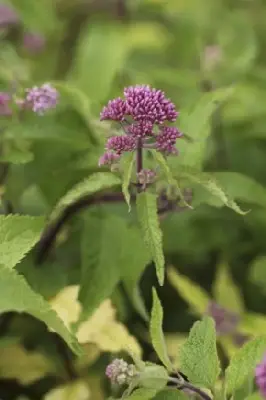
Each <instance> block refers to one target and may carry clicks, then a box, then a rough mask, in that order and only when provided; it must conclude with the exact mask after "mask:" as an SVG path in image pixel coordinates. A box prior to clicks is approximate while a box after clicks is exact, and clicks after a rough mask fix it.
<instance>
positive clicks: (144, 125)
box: [127, 121, 153, 138]
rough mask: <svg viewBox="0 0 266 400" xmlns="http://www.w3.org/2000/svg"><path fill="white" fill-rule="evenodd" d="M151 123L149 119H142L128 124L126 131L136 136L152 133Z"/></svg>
mask: <svg viewBox="0 0 266 400" xmlns="http://www.w3.org/2000/svg"><path fill="white" fill-rule="evenodd" d="M152 128H153V124H152V123H151V122H150V121H142V122H138V123H136V124H131V125H129V127H128V129H127V132H128V133H129V134H131V135H132V136H134V137H136V138H142V137H145V136H151V135H152Z"/></svg>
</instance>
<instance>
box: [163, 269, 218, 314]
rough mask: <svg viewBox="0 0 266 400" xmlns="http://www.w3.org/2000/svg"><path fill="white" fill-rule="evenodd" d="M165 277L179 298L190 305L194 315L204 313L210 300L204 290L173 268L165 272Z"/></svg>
mask: <svg viewBox="0 0 266 400" xmlns="http://www.w3.org/2000/svg"><path fill="white" fill-rule="evenodd" d="M167 276H168V279H169V281H170V282H171V284H172V285H173V286H174V288H175V289H176V290H177V291H178V293H179V294H180V296H181V297H182V298H183V299H184V300H185V301H186V302H187V303H188V304H189V305H190V307H191V308H192V310H193V311H194V312H195V313H196V314H198V315H202V314H204V313H205V312H206V310H207V308H208V305H209V303H210V301H211V298H210V297H209V295H208V293H207V292H205V290H203V289H202V288H201V287H200V286H198V285H196V284H195V283H194V282H192V281H191V280H190V279H188V278H187V277H186V276H184V275H181V274H179V273H178V272H177V271H176V270H175V269H174V268H169V269H168V270H167Z"/></svg>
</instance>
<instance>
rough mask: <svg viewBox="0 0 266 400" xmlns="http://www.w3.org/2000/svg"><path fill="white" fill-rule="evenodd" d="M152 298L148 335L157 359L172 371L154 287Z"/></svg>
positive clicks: (160, 309)
mask: <svg viewBox="0 0 266 400" xmlns="http://www.w3.org/2000/svg"><path fill="white" fill-rule="evenodd" d="M152 298H153V305H152V312H151V321H150V336H151V341H152V345H153V347H154V350H155V351H156V353H157V355H158V357H159V359H160V360H161V361H162V363H163V364H164V365H165V367H166V368H167V369H168V370H169V371H172V369H173V366H172V363H171V361H170V359H169V357H168V355H167V349H166V344H165V340H164V334H163V308H162V306H161V303H160V300H159V298H158V296H157V293H156V290H155V289H154V288H153V290H152Z"/></svg>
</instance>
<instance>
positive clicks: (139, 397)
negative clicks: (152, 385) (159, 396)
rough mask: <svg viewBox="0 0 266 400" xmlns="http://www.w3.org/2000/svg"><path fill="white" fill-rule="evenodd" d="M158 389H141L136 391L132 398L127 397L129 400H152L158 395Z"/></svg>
mask: <svg viewBox="0 0 266 400" xmlns="http://www.w3.org/2000/svg"><path fill="white" fill-rule="evenodd" d="M156 393H157V390H156V389H149V388H139V389H136V390H135V391H134V392H133V393H132V394H131V395H130V396H128V397H125V399H128V400H150V399H153V398H154V396H155V395H156Z"/></svg>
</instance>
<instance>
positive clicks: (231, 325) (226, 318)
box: [207, 302, 240, 335]
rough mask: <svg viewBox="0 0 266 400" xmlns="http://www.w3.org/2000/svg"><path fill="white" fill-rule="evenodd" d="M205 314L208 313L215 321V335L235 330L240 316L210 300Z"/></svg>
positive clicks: (230, 332)
mask: <svg viewBox="0 0 266 400" xmlns="http://www.w3.org/2000/svg"><path fill="white" fill-rule="evenodd" d="M207 314H208V315H210V316H211V317H212V318H213V319H214V321H215V327H216V332H217V335H219V334H220V335H225V334H232V333H235V332H236V328H237V325H238V323H239V320H240V317H239V315H237V314H236V313H233V312H231V311H229V310H226V309H225V308H223V307H221V306H220V305H219V304H216V303H214V302H210V304H209V306H208V309H207Z"/></svg>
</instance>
